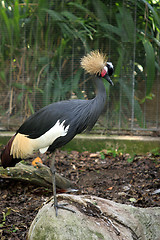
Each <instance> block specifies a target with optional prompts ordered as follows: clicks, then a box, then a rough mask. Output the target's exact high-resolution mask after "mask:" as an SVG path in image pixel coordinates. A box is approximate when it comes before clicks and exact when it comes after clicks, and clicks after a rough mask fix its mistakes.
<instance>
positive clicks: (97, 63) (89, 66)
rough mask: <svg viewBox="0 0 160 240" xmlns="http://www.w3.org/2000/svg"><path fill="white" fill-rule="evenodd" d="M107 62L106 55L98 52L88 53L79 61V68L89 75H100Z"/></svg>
mask: <svg viewBox="0 0 160 240" xmlns="http://www.w3.org/2000/svg"><path fill="white" fill-rule="evenodd" d="M106 62H107V58H106V55H105V54H103V53H100V52H99V51H98V50H95V51H92V52H90V53H88V54H87V55H86V56H84V57H83V58H82V59H81V67H82V68H84V70H85V71H86V72H88V73H90V74H96V75H97V74H98V73H101V71H102V69H103V68H104V67H105V65H106Z"/></svg>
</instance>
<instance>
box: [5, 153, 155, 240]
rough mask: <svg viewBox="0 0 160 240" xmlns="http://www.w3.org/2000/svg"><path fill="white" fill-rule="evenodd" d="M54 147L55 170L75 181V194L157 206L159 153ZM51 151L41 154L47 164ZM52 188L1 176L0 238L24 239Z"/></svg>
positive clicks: (144, 205)
mask: <svg viewBox="0 0 160 240" xmlns="http://www.w3.org/2000/svg"><path fill="white" fill-rule="evenodd" d="M128 158H129V156H128V154H125V155H124V154H123V155H122V154H121V153H118V154H117V155H116V154H115V153H110V154H108V153H107V151H106V150H104V151H102V152H97V153H90V152H87V151H86V152H82V153H79V152H76V151H72V152H70V153H68V152H66V151H57V152H56V154H55V159H56V168H57V172H58V173H60V174H61V175H62V176H64V177H66V178H68V179H70V180H71V181H73V182H74V184H75V185H76V187H77V189H78V192H76V194H90V195H96V196H99V197H102V198H106V199H110V200H113V201H116V202H119V203H125V204H131V205H134V206H137V207H143V208H146V207H157V206H159V207H160V193H156V192H155V191H156V190H157V189H160V154H159V155H158V154H156V155H153V154H147V155H146V156H135V157H134V159H130V160H133V161H132V162H130V161H128ZM50 159H51V155H44V156H43V159H42V160H43V161H44V163H46V164H49V161H50ZM51 196H52V192H51V190H49V189H47V188H44V187H38V186H34V185H30V184H27V183H23V182H16V181H9V180H4V179H0V239H1V240H24V239H26V236H27V232H28V229H29V226H30V224H31V222H32V221H33V219H34V217H35V216H36V214H37V212H38V210H39V209H40V208H41V207H42V205H43V204H44V203H45V202H46V201H47V200H48V199H49V198H50V197H51Z"/></svg>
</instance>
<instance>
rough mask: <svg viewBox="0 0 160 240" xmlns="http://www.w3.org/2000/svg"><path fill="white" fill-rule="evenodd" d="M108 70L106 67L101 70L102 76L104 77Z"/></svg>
mask: <svg viewBox="0 0 160 240" xmlns="http://www.w3.org/2000/svg"><path fill="white" fill-rule="evenodd" d="M106 73H107V71H106V70H105V69H103V70H102V72H101V77H104V76H105V75H106Z"/></svg>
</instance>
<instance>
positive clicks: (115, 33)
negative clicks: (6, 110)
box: [0, 0, 160, 127]
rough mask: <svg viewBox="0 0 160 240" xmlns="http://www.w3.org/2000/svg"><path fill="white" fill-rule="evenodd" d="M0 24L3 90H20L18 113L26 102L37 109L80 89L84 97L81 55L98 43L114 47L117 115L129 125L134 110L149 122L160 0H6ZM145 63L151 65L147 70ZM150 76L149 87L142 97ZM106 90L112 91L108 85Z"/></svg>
mask: <svg viewBox="0 0 160 240" xmlns="http://www.w3.org/2000/svg"><path fill="white" fill-rule="evenodd" d="M0 26H1V38H0V69H1V70H0V82H1V85H0V86H1V87H0V88H1V89H4V88H5V89H8V91H9V90H11V88H12V90H13V95H14V96H15V97H14V100H15V101H17V102H18V104H17V103H16V104H15V105H16V107H17V108H18V109H17V112H19V108H20V106H21V104H20V102H21V103H24V102H25V108H24V109H25V111H26V109H27V111H28V112H30V113H33V112H34V110H35V107H36V108H40V107H42V106H44V105H46V104H49V103H51V102H52V101H59V100H63V99H68V98H70V97H71V94H72V92H74V93H75V95H76V96H78V97H80V96H82V93H81V90H82V89H81V87H80V86H83V83H84V77H83V71H82V70H80V68H79V64H77V63H76V64H75V62H76V61H77V58H80V56H82V55H83V54H84V52H87V51H89V50H91V49H97V48H98V49H101V50H103V51H104V52H110V49H114V50H112V53H111V60H112V62H113V63H114V66H115V73H114V82H115V87H114V88H112V91H111V93H110V98H111V101H112V116H110V119H111V121H112V120H114V119H115V114H116V115H120V114H121V115H122V119H123V121H124V124H125V116H126V111H127V114H128V118H130V117H131V114H132V115H134V117H135V118H136V119H137V120H138V124H139V126H141V127H142V119H143V111H142V108H141V104H142V103H144V102H145V100H146V99H148V98H149V99H150V100H151V101H152V99H153V95H152V87H153V84H154V79H155V76H156V71H160V67H159V55H158V50H159V47H160V41H159V36H160V3H159V2H158V1H157V2H153V1H149V0H148V1H147V0H137V1H133V0H129V1H119V0H118V1H116V2H115V3H114V4H113V3H112V1H103V0H94V1H91V0H88V1H85V2H84V1H82V0H78V1H76V2H75V1H49V0H34V1H33V0H32V1H28V0H26V1H21V0H14V1H10V0H8V1H1V3H0ZM134 51H135V57H134V53H133V52H134ZM138 65H140V66H142V67H143V71H142V72H141V74H139V72H138V70H137V68H136V66H138ZM133 71H134V72H135V73H136V74H135V75H134V73H133ZM145 79H146V93H145V96H143V97H142V98H140V97H139V86H140V85H141V84H142V83H143V82H144V80H145ZM133 81H134V85H133V84H132V83H133ZM106 90H107V93H109V85H108V84H106ZM115 96H116V97H115ZM39 98H40V99H42V102H41V104H40V105H39V104H37V103H36V99H39ZM128 106H129V108H130V110H129V109H128ZM126 109H127V110H126ZM131 111H132V113H131ZM133 113H134V114H133Z"/></svg>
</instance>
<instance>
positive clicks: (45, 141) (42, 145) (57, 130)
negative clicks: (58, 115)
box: [33, 120, 69, 153]
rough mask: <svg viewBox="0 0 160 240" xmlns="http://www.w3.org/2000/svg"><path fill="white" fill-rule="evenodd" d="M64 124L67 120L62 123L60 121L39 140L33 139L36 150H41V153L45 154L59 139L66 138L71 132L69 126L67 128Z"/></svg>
mask: <svg viewBox="0 0 160 240" xmlns="http://www.w3.org/2000/svg"><path fill="white" fill-rule="evenodd" d="M64 123H65V120H64V121H63V122H62V123H60V121H59V120H58V121H57V122H56V124H55V125H54V126H53V127H52V128H51V129H49V130H48V131H47V132H46V133H44V134H43V135H42V136H40V137H39V138H36V139H33V142H34V149H35V150H36V149H37V150H38V149H39V151H40V152H41V153H45V152H46V151H47V150H48V148H49V146H50V145H51V144H52V143H53V142H54V141H55V140H56V139H57V138H59V137H62V136H65V135H66V134H67V132H68V130H69V125H68V126H66V127H65V126H64Z"/></svg>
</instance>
